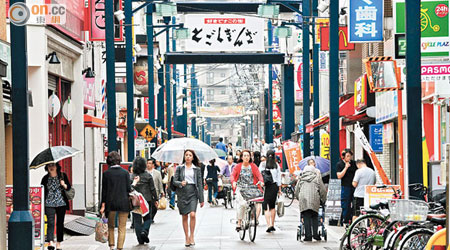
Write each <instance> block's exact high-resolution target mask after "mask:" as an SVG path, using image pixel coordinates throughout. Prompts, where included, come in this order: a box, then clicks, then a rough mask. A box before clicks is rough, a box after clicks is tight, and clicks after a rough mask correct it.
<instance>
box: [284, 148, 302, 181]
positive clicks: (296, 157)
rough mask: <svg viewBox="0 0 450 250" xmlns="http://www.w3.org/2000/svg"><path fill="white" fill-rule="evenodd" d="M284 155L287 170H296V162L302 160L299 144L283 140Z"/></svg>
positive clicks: (297, 168) (291, 171) (292, 171)
mask: <svg viewBox="0 0 450 250" xmlns="http://www.w3.org/2000/svg"><path fill="white" fill-rule="evenodd" d="M283 150H284V155H285V156H286V161H287V166H288V168H289V172H290V173H291V174H293V173H294V172H295V171H296V170H299V169H300V168H299V167H298V164H299V163H300V161H301V160H302V151H301V149H300V144H299V143H295V142H292V141H285V142H283Z"/></svg>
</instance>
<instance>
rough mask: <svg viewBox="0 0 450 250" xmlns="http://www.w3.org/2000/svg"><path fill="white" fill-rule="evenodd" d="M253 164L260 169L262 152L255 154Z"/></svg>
mask: <svg viewBox="0 0 450 250" xmlns="http://www.w3.org/2000/svg"><path fill="white" fill-rule="evenodd" d="M253 163H255V165H256V166H258V167H259V165H260V164H261V152H259V151H255V152H253Z"/></svg>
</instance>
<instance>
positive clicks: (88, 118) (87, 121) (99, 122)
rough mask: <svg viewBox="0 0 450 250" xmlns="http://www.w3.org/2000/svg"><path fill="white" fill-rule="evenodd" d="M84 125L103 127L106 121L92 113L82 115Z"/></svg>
mask: <svg viewBox="0 0 450 250" xmlns="http://www.w3.org/2000/svg"><path fill="white" fill-rule="evenodd" d="M84 126H85V127H91V128H105V127H106V121H105V120H104V119H102V118H97V117H95V116H92V115H87V114H86V115H84Z"/></svg>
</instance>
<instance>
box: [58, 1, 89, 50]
mask: <svg viewBox="0 0 450 250" xmlns="http://www.w3.org/2000/svg"><path fill="white" fill-rule="evenodd" d="M51 2H52V4H65V5H66V22H65V23H64V24H59V25H53V27H55V28H57V29H58V30H60V31H61V32H63V33H64V34H66V35H68V36H69V37H71V38H73V39H75V40H77V41H83V40H84V20H85V16H84V14H85V7H84V0H65V1H62V0H56V1H51Z"/></svg>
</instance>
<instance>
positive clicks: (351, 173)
mask: <svg viewBox="0 0 450 250" xmlns="http://www.w3.org/2000/svg"><path fill="white" fill-rule="evenodd" d="M344 168H345V163H344V161H343V160H340V161H339V162H338V164H337V166H336V171H337V172H342V171H343V170H344ZM357 169H358V168H357V167H356V163H355V161H353V160H351V161H350V167H349V168H348V169H347V172H345V175H344V177H342V179H341V186H344V187H352V182H353V177H355V172H356V170H357Z"/></svg>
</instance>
